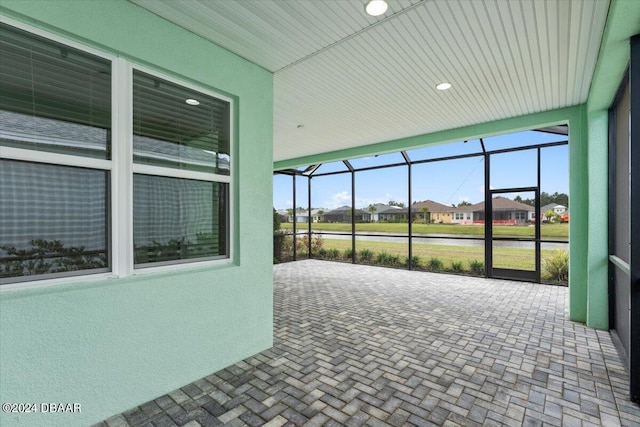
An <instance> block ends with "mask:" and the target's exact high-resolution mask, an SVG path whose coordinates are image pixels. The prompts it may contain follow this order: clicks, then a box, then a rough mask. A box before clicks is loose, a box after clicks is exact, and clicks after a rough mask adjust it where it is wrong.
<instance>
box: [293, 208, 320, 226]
mask: <svg viewBox="0 0 640 427" xmlns="http://www.w3.org/2000/svg"><path fill="white" fill-rule="evenodd" d="M320 212H323V209H311V222H313V223H315V222H320V217H321V215H320V214H319V213H320ZM296 222H305V223H309V212H297V213H296Z"/></svg>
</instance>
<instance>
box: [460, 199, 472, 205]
mask: <svg viewBox="0 0 640 427" xmlns="http://www.w3.org/2000/svg"><path fill="white" fill-rule="evenodd" d="M460 206H471V203H469V202H467V201H466V200H463V201H461V202H460V203H458V207H460Z"/></svg>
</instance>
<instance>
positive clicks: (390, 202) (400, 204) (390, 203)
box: [389, 200, 404, 208]
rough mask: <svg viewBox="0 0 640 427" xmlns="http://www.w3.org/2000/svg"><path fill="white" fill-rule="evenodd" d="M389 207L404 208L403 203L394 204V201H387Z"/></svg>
mask: <svg viewBox="0 0 640 427" xmlns="http://www.w3.org/2000/svg"><path fill="white" fill-rule="evenodd" d="M389 206H398V207H400V208H404V203H403V202H396V201H395V200H389Z"/></svg>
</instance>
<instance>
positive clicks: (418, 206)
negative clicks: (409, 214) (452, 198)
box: [411, 200, 453, 213]
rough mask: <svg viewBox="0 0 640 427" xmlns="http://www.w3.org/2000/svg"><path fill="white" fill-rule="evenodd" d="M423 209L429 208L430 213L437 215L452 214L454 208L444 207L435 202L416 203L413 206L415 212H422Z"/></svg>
mask: <svg viewBox="0 0 640 427" xmlns="http://www.w3.org/2000/svg"><path fill="white" fill-rule="evenodd" d="M423 207H427V208H429V212H436V213H448V212H452V209H453V206H447V205H443V204H442V203H438V202H434V201H433V200H424V201H422V202H415V203H414V204H413V205H411V210H412V211H413V212H421V211H422V208H423Z"/></svg>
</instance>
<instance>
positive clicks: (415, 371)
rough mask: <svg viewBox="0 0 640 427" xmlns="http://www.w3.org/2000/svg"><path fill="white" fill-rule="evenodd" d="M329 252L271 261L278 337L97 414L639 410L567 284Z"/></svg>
mask: <svg viewBox="0 0 640 427" xmlns="http://www.w3.org/2000/svg"><path fill="white" fill-rule="evenodd" d="M327 263H328V262H327V261H317V260H305V261H298V262H294V263H286V264H280V265H276V266H274V316H275V317H274V329H275V342H274V347H273V348H271V349H269V350H266V351H263V352H261V353H259V354H257V355H255V356H253V357H250V358H248V359H245V360H243V361H241V362H239V363H237V364H235V365H233V366H230V367H228V368H226V369H224V370H221V371H219V372H216V373H212V374H211V375H209V376H207V377H205V378H202V379H200V380H198V381H195V382H193V383H191V384H188V385H185V386H184V387H182V388H180V389H178V390H175V391H173V392H170V393H168V394H166V395H164V396H161V397H158V398H157V399H155V400H153V401H150V402H147V403H145V404H143V405H140V406H138V407H135V408H132V409H131V410H129V411H127V412H124V413H123V414H119V415H116V416H114V417H112V418H109V419H108V420H106V421H104V422H102V423H100V424H98V425H99V426H101V427H105V426H109V427H115V426H118V427H122V426H143V425H154V426H176V425H177V426H189V427H197V426H214V425H222V424H224V425H230V426H243V425H249V426H258V425H268V426H282V425H290V426H293V425H305V426H321V425H325V426H338V425H346V426H360V425H368V426H388V425H391V426H400V425H415V426H432V425H438V426H440V425H452V426H455V425H464V426H475V425H510V426H511V425H512V426H521V425H527V426H538V425H540V426H541V425H549V426H574V425H575V426H580V425H582V426H600V425H602V426H607V427H610V426H617V425H622V426H631V425H638V424H639V423H640V413H639V411H638V407H637V406H635V405H634V404H633V403H631V402H630V401H629V399H628V388H629V384H628V373H627V372H626V370H625V368H624V365H623V363H622V361H621V359H620V357H619V356H618V353H617V352H616V350H615V347H614V345H613V343H612V341H611V335H610V333H609V332H608V331H601V330H595V329H592V328H588V327H586V326H584V325H583V324H580V323H576V322H573V321H570V320H569V319H568V316H567V310H568V306H567V297H568V289H567V288H565V287H559V286H544V285H538V284H530V283H520V282H511V281H501V280H491V279H478V278H471V277H467V276H453V275H437V274H431V273H420V272H415V271H404V270H394V269H388V268H380V267H370V266H362V265H352V264H344V263H330V264H327ZM328 267H330V268H328Z"/></svg>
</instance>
